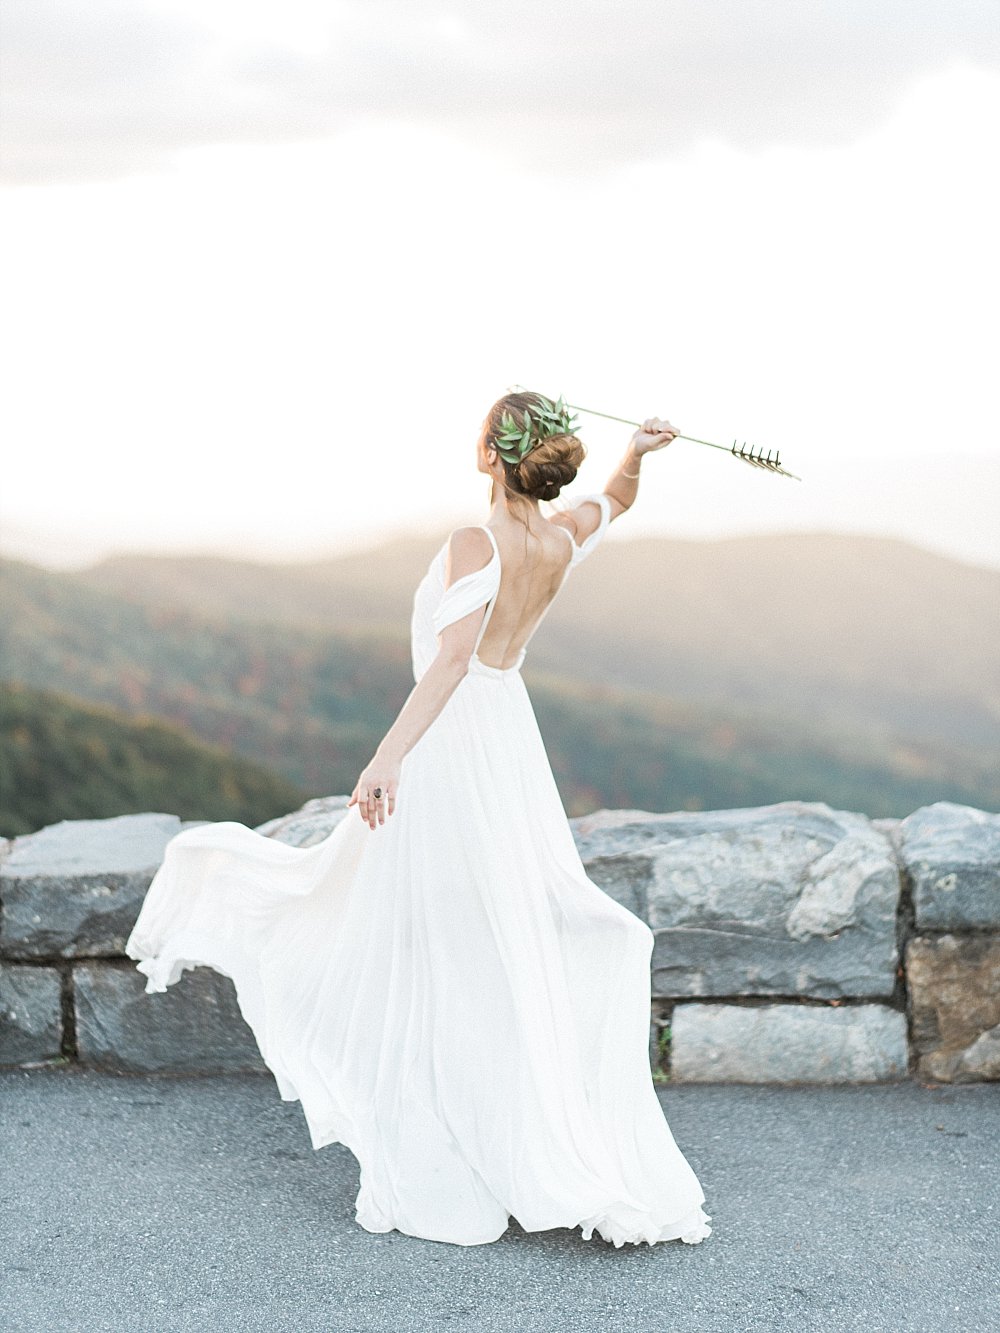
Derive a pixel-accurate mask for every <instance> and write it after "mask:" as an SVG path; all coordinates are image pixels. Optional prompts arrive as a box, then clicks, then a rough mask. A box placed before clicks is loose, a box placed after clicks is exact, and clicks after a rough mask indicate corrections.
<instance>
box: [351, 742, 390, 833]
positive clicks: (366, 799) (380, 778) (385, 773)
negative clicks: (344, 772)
mask: <svg viewBox="0 0 1000 1333" xmlns="http://www.w3.org/2000/svg"><path fill="white" fill-rule="evenodd" d="M400 769H401V765H400V764H399V763H398V762H397V761H395V760H392V759H383V758H381V756H379V755H377V754H376V756H375V758H374V759H372V761H371V762H370V763H369V764H368V765H367V767H366V768H365V769H363V770H362V773H361V776H360V777H359V778H358V780H357V782H356V783H355V785H354V790H353V791H352V792H351V799H350V800H349V801H348V802H347V805H348V808H350V807H351V806H352V805H357V807H358V814H359V815H360V816H361V818H362V819H364V820H366V821H367V823H368V826H369V827H370V828H374V827H375V823H376V820H377V821H378V823H380V824H384V823H385V820H386V816H387V815H391V814H392V812H393V810H395V808H396V793H397V792H398V791H399V776H400ZM376 788H378V789H379V790H380V791H381V793H382V795H381V796H379V797H376V795H375V790H376Z"/></svg>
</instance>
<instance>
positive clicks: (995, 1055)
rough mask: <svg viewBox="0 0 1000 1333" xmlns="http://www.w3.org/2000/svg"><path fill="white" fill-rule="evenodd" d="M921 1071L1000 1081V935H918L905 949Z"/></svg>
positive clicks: (950, 1079)
mask: <svg viewBox="0 0 1000 1333" xmlns="http://www.w3.org/2000/svg"><path fill="white" fill-rule="evenodd" d="M906 984H907V986H908V988H909V992H910V1010H911V1015H912V1029H913V1047H914V1050H915V1052H916V1055H917V1072H918V1074H919V1075H920V1076H921V1077H922V1078H928V1079H935V1080H937V1081H938V1082H942V1083H971V1082H974V1081H979V1080H983V1079H997V1078H1000V1049H998V1048H1000V934H998V935H967V936H965V937H961V936H955V935H937V936H931V937H924V936H919V935H918V936H915V937H914V938H913V939H911V940H909V941H908V943H907V946H906Z"/></svg>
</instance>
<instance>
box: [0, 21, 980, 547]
mask: <svg viewBox="0 0 1000 1333" xmlns="http://www.w3.org/2000/svg"><path fill="white" fill-rule="evenodd" d="M998 32H1000V24H998V22H997V11H996V7H995V4H994V3H993V0H982V3H974V2H971V0H970V2H969V3H964V4H963V3H955V2H954V0H952V2H951V3H947V4H946V3H922V4H921V3H919V2H918V3H913V2H912V0H911V2H910V3H905V4H904V3H902V0H899V2H898V3H897V0H867V2H866V3H860V2H858V0H855V2H854V3H848V2H841V3H829V4H816V3H808V2H805V3H804V2H803V0H772V2H771V3H767V4H756V5H755V4H748V3H746V2H745V0H744V3H739V4H736V3H729V2H728V0H726V2H723V3H716V4H713V5H705V4H696V3H693V0H688V2H687V3H674V4H670V5H664V4H663V0H657V2H656V3H653V0H649V2H648V3H639V4H616V5H614V6H612V5H611V4H610V3H605V4H595V3H581V2H580V0H577V3H573V4H552V3H546V2H545V0H535V3H533V4H526V3H507V4H502V5H501V4H495V3H484V2H483V0H480V3H476V4H473V3H441V4H438V5H430V4H425V3H422V0H407V2H406V3H403V2H402V0H400V3H385V2H382V0H363V3H357V4H353V3H345V4H331V3H322V4H319V3H313V2H312V0H282V3H280V4H279V3H270V4H265V3H254V2H253V0H244V3H230V2H229V0H127V2H126V0H122V2H121V3H107V2H106V0H91V2H90V3H88V4H87V5H86V6H81V5H79V4H69V3H60V0H8V4H7V15H6V20H5V31H4V35H3V45H4V52H5V70H4V79H3V83H2V89H3V103H4V104H3V107H2V117H0V126H2V127H3V150H4V151H3V166H4V178H5V184H4V186H3V191H2V194H3V198H2V213H3V254H4V269H5V272H4V310H5V313H4V317H3V327H2V334H3V346H2V358H3V369H4V387H3V393H2V395H0V427H2V429H3V433H4V438H5V441H6V447H5V453H4V468H3V495H2V500H0V548H2V549H3V550H4V551H7V552H9V553H12V554H17V555H22V556H25V557H26V558H29V559H36V560H39V561H41V562H46V563H52V564H66V565H71V564H79V563H83V562H85V561H88V560H90V559H93V558H96V557H98V556H100V555H101V554H104V553H106V552H108V551H112V550H120V549H143V550H188V549H196V550H202V551H205V550H215V551H222V552H226V553H237V554H242V555H246V556H250V557H259V558H270V557H281V558H285V557H289V558H290V557H295V556H314V555H321V554H324V553H327V552H334V551H337V550H341V549H344V548H346V547H351V546H356V545H358V544H360V543H364V544H367V543H368V542H372V541H376V540H378V539H379V538H380V537H381V536H382V535H385V534H388V533H392V532H396V531H400V530H419V531H439V530H441V529H443V528H445V527H446V526H447V525H448V524H449V523H462V522H476V521H481V520H482V519H483V518H485V517H486V504H487V493H488V484H487V481H486V479H485V478H484V477H483V476H482V475H481V474H479V473H477V472H476V470H475V464H474V447H475V440H476V437H477V435H478V433H479V428H480V424H481V422H482V419H483V416H484V414H485V412H486V410H487V409H488V407H489V405H490V403H491V402H492V401H493V400H494V399H495V398H496V397H498V396H499V395H500V394H502V393H503V392H504V391H505V390H506V389H507V387H508V386H509V385H512V384H514V383H520V384H526V385H529V386H531V387H533V388H538V389H540V390H541V391H542V392H544V393H548V394H551V395H552V396H556V395H558V394H559V393H563V394H564V395H565V397H566V398H567V399H568V401H569V402H571V403H576V404H580V405H583V406H585V407H592V408H597V409H600V410H602V411H605V412H611V413H615V414H618V415H621V416H625V417H631V418H634V419H636V420H641V419H642V418H643V417H645V416H648V415H653V414H658V415H661V416H666V417H669V418H670V420H671V421H672V422H674V424H675V425H677V426H679V428H680V429H681V430H683V431H685V432H687V433H689V434H692V435H697V436H701V437H702V438H706V439H712V440H717V441H719V442H720V443H723V444H725V445H729V444H731V443H732V440H733V438H734V437H736V438H738V439H740V440H746V441H747V442H748V443H752V444H754V445H762V446H763V447H764V449H765V452H766V450H767V449H772V450H774V449H779V450H780V452H781V458H782V462H783V463H784V465H785V466H786V467H787V468H788V469H789V470H790V471H792V472H794V473H796V474H798V475H799V476H801V477H802V478H803V480H802V481H801V482H800V481H793V480H790V479H788V478H783V477H777V476H768V475H766V474H764V473H762V472H760V471H759V470H757V469H753V468H749V467H746V466H745V465H742V464H738V463H735V462H734V461H733V460H732V459H730V458H727V457H726V456H725V455H724V454H722V453H719V452H718V451H716V450H711V449H705V448H703V447H701V446H699V445H695V444H690V443H686V442H684V441H677V442H676V443H675V444H674V445H672V446H671V447H670V448H669V449H668V450H665V451H663V452H661V453H660V454H658V455H655V456H653V457H652V458H650V459H649V460H648V462H647V463H646V464H644V475H645V478H646V479H645V480H644V482H643V492H642V495H641V498H640V503H639V505H638V506H637V507H636V509H635V510H634V511H633V513H632V514H630V515H629V516H628V518H627V520H626V521H625V522H624V523H622V524H621V525H620V526H619V525H616V529H617V531H619V532H621V534H622V536H623V537H626V538H627V537H628V536H630V535H632V536H636V535H639V534H640V533H642V534H645V533H650V532H661V533H664V534H672V535H682V536H699V535H712V536H715V535H725V534H728V533H736V532H746V531H776V530H789V529H795V530H802V529H810V528H817V529H819V528H821V529H824V530H849V531H863V532H871V533H886V534H891V535H895V536H902V537H906V538H908V539H910V540H913V541H916V542H919V543H921V544H923V545H925V546H928V547H931V548H933V549H936V550H942V551H947V552H949V553H952V554H955V555H957V556H959V557H961V558H964V559H969V560H973V561H977V562H982V563H990V564H995V565H1000V524H998V523H997V521H996V513H997V508H998V504H997V502H998V498H1000V438H998V430H997V412H996V407H995V401H994V400H995V393H994V385H995V382H996V378H997V375H996V366H997V364H1000V338H998V333H997V325H998V321H997V316H996V312H997V309H998V298H1000V270H998V262H997V247H996V241H995V238H996V235H997V234H1000V215H998V214H1000V209H998V204H997V189H996V163H997V160H998V150H1000V41H998ZM579 428H580V434H581V435H582V437H583V438H584V440H585V442H586V443H587V445H588V447H589V457H588V459H587V461H586V463H585V465H584V468H583V470H582V471H581V474H580V477H579V478H578V480H577V483H576V486H575V487H574V489H575V490H576V491H577V492H579V493H584V492H585V491H587V490H591V489H595V488H598V487H600V486H601V485H603V483H604V480H605V478H606V476H607V474H608V472H609V471H610V470H611V468H612V467H613V465H614V463H615V462H616V461H617V458H618V457H619V456H620V453H621V450H622V449H623V448H624V445H625V442H626V441H627V439H628V436H629V434H630V428H629V427H627V426H618V425H615V424H613V423H611V422H606V421H602V420H601V419H599V418H595V417H589V416H584V415H583V414H581V418H580V422H579ZM626 529H627V530H626ZM616 536H617V532H616V533H615V534H614V537H616Z"/></svg>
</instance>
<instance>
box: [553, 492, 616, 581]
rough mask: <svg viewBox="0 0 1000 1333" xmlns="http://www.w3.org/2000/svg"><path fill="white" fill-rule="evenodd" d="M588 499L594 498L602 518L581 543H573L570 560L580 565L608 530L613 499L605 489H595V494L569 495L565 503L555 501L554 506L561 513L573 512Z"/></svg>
mask: <svg viewBox="0 0 1000 1333" xmlns="http://www.w3.org/2000/svg"><path fill="white" fill-rule="evenodd" d="M588 500H593V501H594V503H595V504H596V505H597V506H598V508H599V509H600V511H601V519H600V522H599V523H598V525H597V527H596V528H595V529H594V531H593V532H592V533H591V534H590V536H589V537H587V538H585V540H584V541H582V542H581V543H580V544H579V545H577V544H576V542H574V543H573V558H572V560H571V562H570V563H571V564H573V565H578V564H579V563H580V561H581V560H586V558H587V556H588V555H590V553H591V552H592V551H593V550H594V548H595V547H597V546H599V545H600V544H601V542H602V541H603V539H604V534H605V533H606V532H607V530H608V524H609V523H610V522H611V501H610V499H609V498H608V496H607V494H606V493H605V492H604V491H594V492H593V494H590V495H574V496H572V497H569V498H568V499H567V500H566V503H565V504H560V503H559V502H558V501H553V505H554V507H555V508H557V509H558V510H559V512H560V513H567V512H569V513H572V512H573V510H574V509H578V508H579V507H580V505H582V504H586V502H587V501H588Z"/></svg>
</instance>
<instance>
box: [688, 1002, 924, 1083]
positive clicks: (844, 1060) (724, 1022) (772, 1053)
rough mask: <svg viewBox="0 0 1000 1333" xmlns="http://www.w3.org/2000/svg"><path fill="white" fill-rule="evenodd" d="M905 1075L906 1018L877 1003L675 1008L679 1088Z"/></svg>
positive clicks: (865, 1079)
mask: <svg viewBox="0 0 1000 1333" xmlns="http://www.w3.org/2000/svg"><path fill="white" fill-rule="evenodd" d="M906 1074H907V1046H906V1016H905V1014H902V1013H900V1012H898V1011H897V1010H895V1009H890V1008H889V1007H888V1006H887V1005H882V1004H863V1005H844V1006H842V1007H839V1008H829V1007H827V1006H825V1005H812V1004H767V1005H734V1004H683V1003H682V1004H677V1005H675V1006H674V1012H673V1017H672V1019H671V1026H670V1076H671V1080H672V1081H675V1082H678V1083H682V1082H686V1083H706V1082H707V1083H874V1082H881V1081H885V1080H889V1079H900V1078H905V1077H906Z"/></svg>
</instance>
